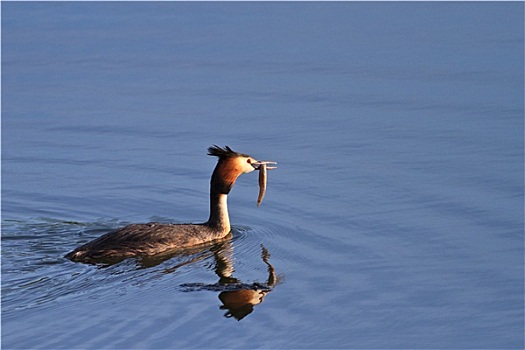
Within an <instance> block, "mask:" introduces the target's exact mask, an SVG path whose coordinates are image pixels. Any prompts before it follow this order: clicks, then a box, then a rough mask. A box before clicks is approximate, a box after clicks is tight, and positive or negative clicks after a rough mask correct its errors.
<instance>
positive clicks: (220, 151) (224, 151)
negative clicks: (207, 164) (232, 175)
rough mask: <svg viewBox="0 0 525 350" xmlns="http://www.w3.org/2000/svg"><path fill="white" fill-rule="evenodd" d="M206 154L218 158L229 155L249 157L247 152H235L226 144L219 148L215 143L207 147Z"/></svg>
mask: <svg viewBox="0 0 525 350" xmlns="http://www.w3.org/2000/svg"><path fill="white" fill-rule="evenodd" d="M208 155H209V156H215V157H219V159H223V158H231V157H249V156H248V155H247V154H243V153H239V152H235V151H234V150H232V149H231V148H230V147H228V146H224V148H221V147H219V146H217V145H213V146H211V147H208Z"/></svg>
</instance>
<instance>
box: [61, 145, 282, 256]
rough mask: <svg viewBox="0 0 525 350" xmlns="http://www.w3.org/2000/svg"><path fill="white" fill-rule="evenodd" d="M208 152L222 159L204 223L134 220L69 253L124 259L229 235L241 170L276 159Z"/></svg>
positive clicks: (217, 150)
mask: <svg viewBox="0 0 525 350" xmlns="http://www.w3.org/2000/svg"><path fill="white" fill-rule="evenodd" d="M208 155H212V156H216V157H218V158H219V161H218V163H217V165H216V167H215V169H214V171H213V174H212V177H211V181H210V216H209V218H208V221H206V222H204V223H202V224H161V223H147V224H131V225H128V226H125V227H123V228H120V229H117V230H115V231H112V232H109V233H107V234H105V235H103V236H101V237H99V238H97V239H94V240H93V241H91V242H88V243H86V244H84V245H82V246H80V247H78V248H76V249H75V250H73V251H72V252H70V253H68V254H67V255H66V258H68V259H71V260H73V261H77V262H85V263H98V262H110V261H111V262H113V261H120V260H123V259H125V258H129V257H136V256H152V255H156V254H161V253H165V252H169V251H174V250H178V249H185V248H191V247H195V246H198V245H202V244H207V243H212V242H216V241H220V240H224V239H227V238H228V237H229V236H230V231H231V226H230V219H229V215H228V204H227V198H228V193H229V192H230V190H231V188H232V187H233V185H234V184H235V181H236V180H237V178H238V177H239V176H240V175H241V174H246V173H250V172H252V171H254V170H259V168H260V167H261V166H264V167H265V170H266V169H272V168H273V167H266V164H275V163H274V162H259V161H257V160H255V159H254V158H252V157H250V156H249V155H247V154H243V153H238V152H235V151H233V150H232V149H231V148H229V147H228V146H226V147H225V148H221V147H218V146H213V147H210V148H208Z"/></svg>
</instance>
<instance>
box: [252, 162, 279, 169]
mask: <svg viewBox="0 0 525 350" xmlns="http://www.w3.org/2000/svg"><path fill="white" fill-rule="evenodd" d="M263 164H265V165H266V169H267V170H272V169H277V167H276V166H268V165H275V164H277V163H276V162H270V161H268V160H258V161H256V162H255V163H252V166H253V167H254V168H255V170H259V168H260V167H261V165H263Z"/></svg>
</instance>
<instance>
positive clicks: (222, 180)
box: [210, 157, 242, 194]
mask: <svg viewBox="0 0 525 350" xmlns="http://www.w3.org/2000/svg"><path fill="white" fill-rule="evenodd" d="M238 162H239V158H236V157H229V158H223V159H220V160H219V163H218V164H217V166H216V167H215V170H214V171H213V175H212V177H211V189H210V190H211V193H220V194H228V193H230V190H231V189H232V187H233V184H235V181H236V180H237V178H238V177H239V175H241V174H242V168H241V167H240V166H239V164H238Z"/></svg>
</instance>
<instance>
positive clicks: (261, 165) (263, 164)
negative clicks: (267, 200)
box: [254, 161, 277, 206]
mask: <svg viewBox="0 0 525 350" xmlns="http://www.w3.org/2000/svg"><path fill="white" fill-rule="evenodd" d="M267 164H277V163H276V162H268V161H259V162H257V163H255V164H254V165H257V166H258V167H257V168H256V169H258V170H259V197H258V198H257V206H260V205H261V202H262V200H263V198H264V194H265V193H266V182H267V173H266V171H267V170H272V169H275V168H277V167H274V166H267Z"/></svg>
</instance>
